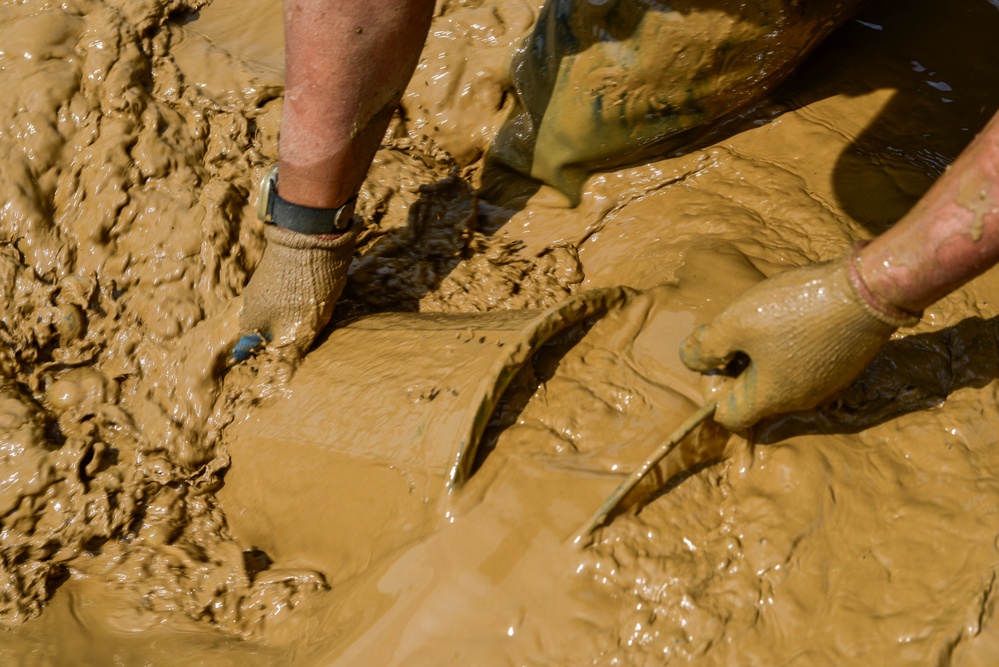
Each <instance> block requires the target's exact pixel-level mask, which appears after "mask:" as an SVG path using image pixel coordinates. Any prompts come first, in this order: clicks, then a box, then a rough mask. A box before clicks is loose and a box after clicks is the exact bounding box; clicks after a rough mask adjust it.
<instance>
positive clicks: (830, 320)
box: [680, 114, 999, 430]
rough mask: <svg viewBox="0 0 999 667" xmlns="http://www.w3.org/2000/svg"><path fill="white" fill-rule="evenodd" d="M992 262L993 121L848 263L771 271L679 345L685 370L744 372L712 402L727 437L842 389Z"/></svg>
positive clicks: (997, 121)
mask: <svg viewBox="0 0 999 667" xmlns="http://www.w3.org/2000/svg"><path fill="white" fill-rule="evenodd" d="M997 261H999V114H997V115H996V116H995V117H993V118H992V120H991V121H990V122H989V123H988V125H986V127H985V129H984V130H983V131H982V132H981V133H980V134H979V135H978V137H976V139H975V140H974V141H973V142H972V143H971V144H970V145H969V147H968V148H967V149H966V150H965V151H964V152H962V154H961V155H960V156H959V157H958V159H957V160H956V161H955V162H954V164H953V165H951V167H950V168H949V169H948V170H947V171H946V172H945V173H944V174H943V175H942V176H941V177H940V178H939V179H938V180H937V182H936V183H934V184H933V186H932V187H931V188H930V190H929V191H928V192H927V193H926V194H925V195H924V197H923V198H922V199H921V200H920V201H919V202H918V203H917V205H916V206H915V207H914V208H913V209H912V211H910V212H909V213H908V214H907V215H906V216H905V217H904V218H903V219H902V220H900V221H899V222H898V223H897V224H896V225H895V226H894V227H892V229H890V230H889V231H887V232H885V233H884V234H883V235H881V236H880V237H878V238H877V239H875V240H874V241H872V242H871V243H870V244H869V245H867V246H865V247H862V248H860V249H859V250H857V249H855V250H854V251H852V252H851V253H850V254H849V255H848V256H847V257H845V258H842V259H840V260H837V261H834V262H830V263H827V264H822V265H816V266H810V267H802V268H800V269H794V270H791V271H787V272H785V273H782V274H778V275H776V276H774V277H772V278H770V279H768V280H766V281H764V282H762V283H760V284H759V285H757V286H756V287H754V288H752V289H751V290H749V291H748V292H746V293H745V294H744V295H742V296H740V297H739V298H738V299H736V301H735V302H733V304H732V305H730V306H729V307H728V308H727V309H726V310H725V311H724V312H723V313H722V314H721V315H719V316H718V317H717V318H716V319H715V320H714V321H713V322H712V323H710V324H708V325H706V326H704V327H701V328H699V329H698V330H696V331H695V332H694V333H693V334H692V335H691V336H690V337H689V338H688V339H687V340H686V341H684V344H683V346H682V347H681V351H680V355H681V358H682V359H683V361H684V363H685V364H686V365H687V366H688V367H690V368H691V369H693V370H697V371H701V372H709V371H714V370H718V369H721V368H723V367H725V365H726V364H727V363H728V362H729V361H731V359H733V358H734V356H735V355H736V353H737V352H743V353H744V354H746V355H748V357H749V365H748V367H746V368H745V369H744V370H743V371H742V373H741V374H740V375H739V376H738V377H737V378H736V379H734V380H732V381H730V382H727V383H726V384H725V386H724V387H723V388H722V389H721V390H720V392H719V393H718V394H717V395H716V396H714V399H715V400H717V401H718V409H717V411H716V415H715V418H716V420H717V421H719V423H721V424H723V425H725V426H726V427H729V428H731V429H733V430H737V429H742V428H746V427H748V426H751V425H752V424H754V423H756V422H757V421H758V420H759V419H761V418H763V417H766V416H769V415H773V414H778V413H782V412H790V411H793V410H805V409H810V408H813V407H815V406H816V405H818V404H819V403H821V402H822V401H823V400H825V399H826V398H828V397H830V396H831V395H832V394H834V393H835V392H836V391H838V390H840V389H843V388H844V387H845V386H846V385H848V384H849V383H850V382H851V381H852V380H853V379H855V378H856V376H857V375H859V374H860V372H861V371H862V370H863V369H864V368H865V367H866V366H867V364H868V363H870V361H871V360H872V359H873V357H874V356H875V355H876V354H877V352H878V350H879V349H880V348H881V346H882V345H883V344H884V343H885V342H886V341H887V340H888V339H889V338H890V337H891V334H892V333H893V332H894V331H895V330H896V329H897V328H898V327H899V326H900V325H903V324H910V323H914V320H917V319H918V314H919V313H920V312H921V311H922V309H923V308H925V307H926V306H929V305H930V304H932V303H933V302H935V301H936V300H938V299H939V298H941V297H943V296H944V295H946V294H947V293H949V292H950V291H952V290H954V289H956V288H957V287H960V286H961V285H963V284H964V283H966V282H967V281H969V280H971V279H972V278H974V277H975V276H977V275H979V274H981V273H982V272H984V271H985V270H986V269H988V268H989V267H991V266H993V265H994V264H995V263H996V262H997Z"/></svg>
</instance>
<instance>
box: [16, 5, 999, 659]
mask: <svg viewBox="0 0 999 667" xmlns="http://www.w3.org/2000/svg"><path fill="white" fill-rule="evenodd" d="M594 4H595V5H597V4H599V3H594ZM709 4H711V5H712V6H715V5H716V4H717V5H719V6H721V5H724V3H709ZM199 5H204V6H203V7H201V8H200V12H199V11H196V10H198V9H199ZM538 10H539V7H538V3H531V2H519V1H518V0H503V2H499V3H485V2H476V1H474V0H473V1H469V2H444V3H442V4H441V5H440V6H439V8H438V14H437V17H436V18H435V23H434V26H433V28H432V34H431V37H430V39H429V41H428V44H427V48H426V50H425V53H424V59H423V61H422V63H421V65H420V68H419V69H418V71H417V74H416V76H415V78H414V81H413V83H412V85H411V86H410V89H409V92H408V93H407V95H406V97H405V99H404V107H405V111H406V113H405V117H404V118H403V119H400V120H398V121H397V122H396V123H395V124H394V125H393V128H392V130H391V132H390V135H389V137H388V138H387V140H386V144H385V147H384V148H383V150H381V151H380V152H379V154H378V156H377V158H376V162H375V164H374V166H373V168H372V171H371V173H370V175H369V178H368V180H367V181H366V183H365V185H364V188H363V190H362V193H361V198H360V206H359V209H360V212H361V214H362V215H363V216H364V218H365V229H364V231H363V232H362V236H361V238H360V243H359V249H358V255H359V256H358V258H357V259H356V261H355V263H354V265H353V267H352V271H351V281H350V284H349V285H348V288H347V290H346V292H345V296H344V299H343V302H342V303H341V305H340V307H339V309H338V314H337V323H338V325H339V326H338V327H337V328H336V329H334V330H333V331H332V332H330V333H328V334H327V335H325V336H324V337H322V338H321V340H320V342H319V344H318V347H317V349H315V350H314V351H313V352H312V353H311V354H310V355H309V356H308V357H307V358H306V360H305V361H304V362H303V363H302V365H301V366H300V367H299V368H298V369H297V370H295V371H294V373H293V368H292V366H291V365H290V364H289V363H287V362H286V361H285V360H283V359H282V358H281V357H280V356H279V355H277V354H275V353H267V354H263V355H260V356H258V357H257V358H256V359H254V360H253V361H252V362H250V363H247V364H244V365H242V366H240V367H237V368H234V369H227V365H226V354H227V352H226V351H227V346H228V345H229V344H231V342H232V340H233V339H234V338H235V337H236V336H237V335H238V331H236V330H235V320H236V314H237V313H238V309H239V306H240V300H239V293H240V291H241V289H242V287H243V285H244V284H245V282H246V279H247V276H248V275H249V273H250V272H251V271H252V268H253V266H255V264H256V262H257V261H258V259H259V257H260V252H261V249H262V246H263V242H262V230H261V225H260V223H259V222H257V221H256V219H255V217H254V215H253V210H252V205H253V203H254V199H255V197H254V193H253V191H254V187H255V186H254V183H255V182H256V180H257V178H258V177H259V176H260V175H261V174H262V173H263V171H264V170H265V169H266V168H267V167H268V166H269V165H270V164H272V163H273V161H274V160H275V158H276V141H277V137H276V133H277V127H278V120H279V118H280V113H281V80H282V73H281V72H282V61H281V55H280V52H281V44H282V39H281V23H280V7H279V3H278V2H276V1H274V0H253V1H252V2H236V0H214V1H213V2H211V3H201V2H198V1H197V0H189V1H187V2H185V1H184V0H173V1H171V0H163V1H162V2H156V1H155V0H150V1H148V2H132V1H130V0H108V1H106V2H99V1H98V0H76V1H74V2H62V3H55V2H45V1H43V0H34V1H30V2H24V3H6V4H3V5H0V69H2V71H3V75H4V78H3V80H4V83H5V88H4V92H5V94H4V95H3V97H2V99H0V119H2V123H0V147H2V150H0V189H2V202H3V208H2V210H0V234H2V237H0V293H2V295H3V299H2V301H0V307H2V309H3V325H2V327H0V337H2V341H0V342H2V345H0V624H2V626H3V629H2V630H0V662H2V663H3V664H26V665H35V664H37V665H77V664H94V665H104V664H124V665H131V664H150V665H191V664H212V665H216V664H233V665H326V664H344V665H357V664H361V665H367V664H371V665H382V664H385V665H388V664H407V665H440V664H483V665H493V664H496V665H506V664H511V665H514V664H516V665H520V664H532V665H546V664H572V665H576V664H618V665H632V664H635V665H642V664H650V665H651V664H664V663H665V664H681V663H685V662H694V663H696V664H704V665H716V664H717V665H727V664H767V665H769V664H802V665H815V664H830V665H833V664H872V665H873V664H878V665H881V664H892V665H925V664H954V665H978V664H983V665H984V664H991V663H992V662H993V658H992V656H994V655H995V654H996V652H997V651H999V626H997V620H996V598H995V595H994V583H995V579H996V566H997V564H999V552H997V549H999V523H997V512H999V510H997V508H999V447H997V445H999V435H997V434H999V406H997V402H996V398H997V397H996V388H997V384H996V378H997V377H999V337H997V333H996V321H997V320H996V316H997V315H999V280H997V277H996V275H995V273H994V272H992V273H988V274H986V275H984V276H983V277H982V278H980V279H978V280H976V281H974V282H972V283H971V284H969V285H968V286H966V287H965V288H962V289H961V290H959V291H958V292H956V293H955V294H953V295H951V296H949V297H947V298H946V299H944V300H942V301H941V302H940V303H938V304H936V305H934V306H933V307H931V308H930V309H928V310H927V313H926V316H925V317H924V319H923V321H922V322H921V323H920V324H919V325H918V326H917V327H915V328H913V329H907V330H903V331H901V332H900V333H899V335H898V336H896V338H895V339H894V340H892V341H891V342H890V343H889V344H888V346H887V347H886V348H885V350H884V352H883V353H882V354H881V355H880V356H879V357H878V358H877V359H876V360H875V362H874V363H873V365H872V366H871V368H870V369H869V370H868V371H866V372H865V374H864V375H863V376H862V377H861V378H860V379H859V380H858V381H857V382H856V383H855V384H854V385H853V386H851V387H850V388H849V389H847V390H846V391H845V392H844V393H843V394H842V395H841V396H840V397H838V398H837V400H836V401H834V402H833V403H832V404H831V405H829V406H827V407H825V408H823V409H821V410H818V411H814V412H810V413H803V414H797V415H789V416H786V417H783V418H780V419H776V420H773V421H770V422H767V423H765V424H762V425H761V426H760V427H759V428H758V429H756V431H755V432H754V433H753V434H752V437H751V439H750V440H747V439H746V438H744V437H742V436H740V435H731V434H728V433H726V432H724V431H722V430H721V429H718V428H710V427H709V428H704V429H702V430H700V431H699V432H698V433H697V434H696V435H695V436H693V437H692V438H691V439H690V440H689V441H688V442H686V443H685V444H684V445H683V446H682V447H681V448H680V449H679V450H678V451H677V452H676V453H674V454H673V455H671V456H670V457H669V458H668V459H667V461H666V462H665V464H664V466H663V467H662V468H661V469H660V470H658V471H657V472H656V474H655V475H653V477H654V479H652V480H649V482H648V483H646V484H645V485H644V486H643V487H642V488H641V489H640V491H641V492H640V493H638V494H635V496H634V497H632V498H631V499H630V501H629V503H628V505H627V507H626V508H625V511H624V512H622V513H621V514H620V515H619V516H616V517H615V518H614V520H613V521H612V522H611V523H610V524H609V525H608V526H606V527H604V528H602V529H600V530H598V531H597V533H596V534H595V539H594V544H593V545H592V546H590V547H588V548H587V549H585V550H577V549H574V548H572V547H571V546H570V545H568V544H567V542H566V541H567V539H568V538H569V537H570V536H571V535H572V534H573V533H574V531H575V530H576V529H577V528H578V527H579V526H580V525H581V524H582V523H583V521H584V520H585V519H586V518H587V517H588V516H589V515H590V514H591V513H592V512H593V511H594V510H595V509H596V507H597V506H598V505H599V504H600V502H601V501H602V500H603V499H604V498H605V497H606V496H607V495H608V494H609V493H610V492H611V490H612V489H613V488H614V487H615V486H616V485H617V484H618V482H619V481H620V480H621V479H622V478H623V476H624V475H625V474H626V472H628V471H630V470H631V468H632V467H634V466H635V465H636V464H638V463H639V462H640V461H641V460H642V459H644V457H645V456H646V454H647V453H649V452H650V451H651V450H652V449H654V448H655V447H656V446H657V445H658V444H659V443H660V441H661V439H662V438H664V437H666V436H667V435H668V434H669V433H670V432H671V431H672V430H673V428H674V427H675V426H677V425H678V424H679V423H680V422H682V421H683V420H684V419H685V418H686V417H687V416H688V415H689V414H690V413H691V412H692V411H693V410H694V409H695V407H696V406H697V405H699V404H700V402H701V400H702V399H701V393H700V378H698V377H697V376H696V375H694V374H692V373H690V372H689V371H687V370H686V369H684V368H683V367H682V365H681V364H680V363H679V360H678V357H677V352H676V350H677V347H678V345H679V342H680V340H682V338H683V337H684V336H685V335H686V334H687V333H689V332H690V331H691V329H692V328H693V327H694V326H696V325H697V324H699V323H702V322H704V321H706V320H707V319H709V318H710V317H711V316H713V315H714V314H716V313H717V312H719V311H720V310H721V309H722V308H724V306H725V305H726V304H727V303H728V302H729V301H730V300H731V299H732V298H734V297H735V296H736V295H737V294H739V293H740V292H741V291H743V290H745V289H746V288H748V287H749V286H751V285H753V284H755V283H756V282H758V281H759V280H761V279H762V278H763V277H764V276H767V275H771V274H773V273H774V272H777V271H779V270H781V269H783V268H787V267H791V266H798V265H801V264H805V263H809V262H814V261H819V260H825V259H831V258H833V257H836V256H838V255H840V254H842V253H843V252H844V251H845V250H846V249H847V248H848V247H849V246H850V244H851V243H853V242H854V241H857V240H860V239H863V238H869V237H870V236H872V235H875V234H877V233H879V232H880V231H882V230H884V229H885V228H886V226H888V225H890V224H891V223H892V222H893V221H894V220H896V219H897V218H898V217H900V216H901V214H903V213H904V212H905V211H906V210H907V209H908V208H909V207H910V206H911V205H912V204H913V202H914V201H915V200H916V199H917V198H918V197H919V195H920V194H921V193H922V192H923V191H925V189H926V188H927V187H928V186H929V184H930V183H931V182H932V180H933V179H934V178H935V177H936V176H938V175H939V174H940V173H941V172H942V171H943V170H944V169H945V168H946V166H947V164H948V163H949V162H950V161H951V160H952V159H953V158H954V156H955V155H957V154H958V153H959V152H960V150H961V149H962V148H963V146H964V145H965V144H966V143H967V142H968V141H969V140H970V138H971V137H972V136H973V135H974V133H975V132H976V131H977V130H978V129H979V128H980V127H981V126H982V125H983V124H984V123H985V121H986V120H987V119H988V118H989V117H990V116H991V115H992V114H993V113H994V111H995V109H996V107H997V103H999V92H997V91H999V70H997V69H996V68H995V66H994V64H995V63H996V62H999V47H997V46H996V44H997V42H996V41H995V39H994V35H995V34H996V33H997V30H999V6H997V4H996V3H995V2H994V0H963V1H961V2H945V1H944V0H918V1H916V2H900V1H891V0H885V1H878V0H874V1H873V2H872V3H871V4H870V6H869V7H868V9H866V10H865V11H864V12H863V13H862V14H861V16H860V20H859V21H850V22H848V23H847V24H846V25H844V26H843V27H842V28H841V29H840V30H839V31H838V32H837V33H835V34H834V35H833V36H832V37H831V38H830V40H829V41H827V42H826V44H825V45H824V46H823V47H821V48H820V49H819V50H818V51H817V52H816V53H815V55H814V56H813V57H812V58H811V59H809V60H808V61H807V62H805V64H804V65H803V66H802V67H801V68H800V69H799V70H798V72H797V74H796V75H795V76H794V77H793V78H792V79H791V81H790V82H789V83H788V84H787V85H785V86H784V87H783V88H782V89H781V90H780V91H779V92H778V93H777V94H776V96H774V97H772V98H770V99H769V100H768V101H766V102H763V103H760V104H757V105H756V106H755V107H751V108H746V109H743V110H742V112H741V113H740V114H738V115H735V116H729V117H727V118H726V119H724V120H723V121H722V122H720V123H718V124H716V125H715V126H713V128H712V130H711V133H710V134H707V135H704V136H701V137H700V138H699V139H698V141H697V143H696V144H695V145H692V146H688V147H687V149H688V150H687V151H685V152H684V153H683V154H682V155H680V156H678V157H670V158H666V159H660V160H658V161H654V162H650V163H643V164H641V165H638V166H633V167H628V168H624V169H620V170H617V171H611V172H603V173H598V174H595V175H593V176H591V177H590V178H589V179H588V180H586V182H585V184H584V185H583V188H582V196H581V203H580V205H579V206H578V207H577V208H574V209H566V208H562V207H561V202H563V201H564V196H563V195H562V194H561V193H558V192H554V191H551V190H548V189H547V188H541V189H540V190H538V189H537V188H531V187H525V186H524V185H523V184H516V183H514V182H513V181H510V182H509V183H507V182H506V181H500V182H499V186H496V184H493V186H491V187H494V188H495V187H500V186H502V187H501V191H500V193H499V194H500V195H501V196H499V197H492V198H491V200H490V201H489V202H487V201H484V200H479V199H477V198H476V196H475V195H474V190H473V187H474V186H477V185H479V184H480V183H481V182H482V180H483V179H484V178H486V177H487V176H488V175H485V176H484V175H483V155H484V153H485V152H486V150H487V148H488V146H489V143H490V141H491V140H492V139H493V137H494V136H495V135H496V134H497V133H498V132H499V131H500V128H501V126H502V125H503V122H504V120H505V118H506V117H507V115H508V114H509V113H510V111H511V108H512V104H513V101H512V98H511V96H510V95H509V94H508V92H507V91H508V90H509V87H510V85H511V78H510V65H511V61H512V58H513V52H514V49H515V48H516V46H517V45H518V44H519V43H520V42H521V40H522V39H523V38H524V36H525V35H526V34H527V33H528V32H529V30H530V28H531V26H532V24H533V22H534V20H535V17H536V16H537V14H538ZM504 183H507V185H505V186H504ZM469 184H471V187H470V185H469ZM503 187H506V188H507V189H505V190H504V189H502V188H503ZM616 286H626V287H628V288H631V290H627V291H623V292H620V293H619V294H620V298H619V299H618V300H617V301H615V303H616V307H615V308H613V309H612V310H611V312H610V313H609V314H607V315H606V316H605V317H602V318H600V319H598V320H596V321H595V320H594V319H593V318H590V319H586V318H584V317H582V316H580V317H577V318H576V319H573V318H568V319H567V321H566V322H565V326H564V327H562V328H561V329H560V332H559V333H558V334H557V335H556V336H555V337H554V339H552V341H551V342H550V343H549V344H548V345H545V346H544V347H543V348H541V350H540V352H538V354H536V355H535V356H534V358H533V359H532V361H531V362H530V363H529V364H528V365H527V366H526V367H525V369H524V370H523V371H521V372H520V373H519V374H517V375H516V377H513V378H512V379H511V384H510V389H509V390H508V391H507V392H506V393H505V394H504V395H503V396H502V397H501V398H499V405H498V408H497V409H496V411H495V413H494V414H493V415H492V419H491V421H490V422H489V424H488V426H487V427H486V433H485V436H484V439H483V446H482V450H481V452H480V456H479V460H478V463H477V467H476V470H475V472H474V474H473V475H472V476H471V477H470V479H469V480H468V481H467V483H465V484H464V485H463V486H461V488H460V489H458V490H456V491H455V492H454V493H451V494H450V495H448V494H447V493H446V490H445V486H444V482H445V477H446V474H447V468H448V465H449V461H450V460H451V458H452V457H453V455H454V452H455V448H456V447H457V446H458V443H456V442H455V440H456V439H459V434H460V433H463V432H464V431H463V429H464V428H465V425H466V424H467V416H468V414H469V412H470V411H472V410H474V409H475V408H476V407H477V401H478V399H477V398H476V396H478V395H480V394H477V393H476V392H488V390H489V387H488V386H487V385H490V383H495V376H496V374H497V372H498V371H497V368H501V367H502V366H503V359H506V358H510V356H509V355H510V349H511V347H515V346H517V345H519V344H522V341H523V340H524V331H525V330H532V331H533V330H536V327H537V326H538V325H537V324H536V323H537V318H538V317H541V315H540V313H542V312H543V311H544V310H545V309H547V308H551V307H553V306H556V305H558V304H560V303H566V300H567V299H568V298H570V296H571V295H577V294H581V293H583V292H585V291H587V290H591V289H595V288H605V287H616ZM534 347H538V345H533V346H532V349H533V348H534ZM497 364H498V365H497Z"/></svg>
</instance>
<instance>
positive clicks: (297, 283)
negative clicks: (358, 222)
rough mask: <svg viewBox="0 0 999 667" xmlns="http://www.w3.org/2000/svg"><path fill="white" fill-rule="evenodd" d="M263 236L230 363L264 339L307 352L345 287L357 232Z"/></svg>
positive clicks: (270, 228) (279, 231)
mask: <svg viewBox="0 0 999 667" xmlns="http://www.w3.org/2000/svg"><path fill="white" fill-rule="evenodd" d="M264 236H265V237H266V239H267V247H266V248H265V249H264V255H263V257H262V258H261V260H260V264H259V265H257V270H256V271H254V273H253V277H252V278H250V282H249V284H248V285H247V286H246V289H245V290H243V308H242V311H241V312H240V316H239V324H240V332H241V333H242V336H241V337H240V339H239V341H238V342H237V343H236V345H235V347H234V348H233V351H232V359H233V360H234V361H242V360H243V359H246V358H247V357H248V356H249V355H250V353H251V352H252V351H253V350H254V349H255V348H257V347H259V346H260V345H262V344H263V342H264V341H265V340H266V341H271V342H272V343H273V344H274V346H275V347H282V348H288V349H290V350H291V351H292V352H293V354H295V355H297V356H301V355H302V354H304V353H305V352H306V351H307V350H308V349H309V346H310V345H312V341H313V339H315V337H316V335H317V334H318V333H319V332H320V331H322V329H323V327H325V326H326V324H327V323H328V322H329V321H330V317H331V316H332V314H333V306H334V305H335V304H336V301H337V299H339V298H340V293H341V292H342V291H343V286H344V283H346V282H347V267H348V266H349V265H350V260H351V257H352V256H353V253H354V241H355V240H356V238H357V231H356V229H351V230H348V231H347V232H345V233H343V234H328V235H327V234H319V235H313V234H300V233H298V232H293V231H290V230H287V229H283V228H282V227H278V226H277V225H267V226H265V227H264Z"/></svg>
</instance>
